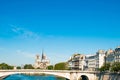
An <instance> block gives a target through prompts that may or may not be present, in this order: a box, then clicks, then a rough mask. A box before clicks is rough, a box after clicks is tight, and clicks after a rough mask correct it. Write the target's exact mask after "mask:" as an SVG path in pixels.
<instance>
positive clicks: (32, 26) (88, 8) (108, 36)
mask: <svg viewBox="0 0 120 80" xmlns="http://www.w3.org/2000/svg"><path fill="white" fill-rule="evenodd" d="M119 3H120V1H119V0H0V63H1V62H6V63H9V64H12V65H22V64H25V63H31V64H33V63H34V58H35V55H36V54H40V55H41V51H42V49H44V51H45V53H46V55H47V56H48V58H49V59H50V60H51V64H55V63H57V62H62V61H67V60H68V59H69V57H70V56H71V55H72V54H73V53H75V52H78V53H81V54H95V52H97V50H99V49H104V50H108V49H109V48H112V49H114V48H116V47H117V46H119V45H120V5H119Z"/></svg>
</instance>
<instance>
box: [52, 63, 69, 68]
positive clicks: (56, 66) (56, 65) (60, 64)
mask: <svg viewBox="0 0 120 80" xmlns="http://www.w3.org/2000/svg"><path fill="white" fill-rule="evenodd" d="M54 69H55V70H68V65H67V63H66V62H61V63H57V64H55V66H54Z"/></svg>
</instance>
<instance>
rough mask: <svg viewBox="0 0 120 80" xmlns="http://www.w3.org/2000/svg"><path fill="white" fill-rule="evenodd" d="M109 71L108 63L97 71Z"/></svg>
mask: <svg viewBox="0 0 120 80" xmlns="http://www.w3.org/2000/svg"><path fill="white" fill-rule="evenodd" d="M109 69H110V63H106V64H105V63H104V64H103V66H102V67H101V68H100V69H99V70H100V71H108V70H109Z"/></svg>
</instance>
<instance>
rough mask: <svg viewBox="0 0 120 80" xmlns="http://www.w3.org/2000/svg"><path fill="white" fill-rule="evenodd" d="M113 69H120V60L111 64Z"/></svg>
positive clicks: (116, 70)
mask: <svg viewBox="0 0 120 80" xmlns="http://www.w3.org/2000/svg"><path fill="white" fill-rule="evenodd" d="M111 71H115V72H118V71H120V62H114V63H113V64H112V66H111Z"/></svg>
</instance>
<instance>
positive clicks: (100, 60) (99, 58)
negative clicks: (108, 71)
mask: <svg viewBox="0 0 120 80" xmlns="http://www.w3.org/2000/svg"><path fill="white" fill-rule="evenodd" d="M104 63H105V51H104V50H98V52H96V69H99V68H101V67H102V66H103V64H104Z"/></svg>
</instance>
